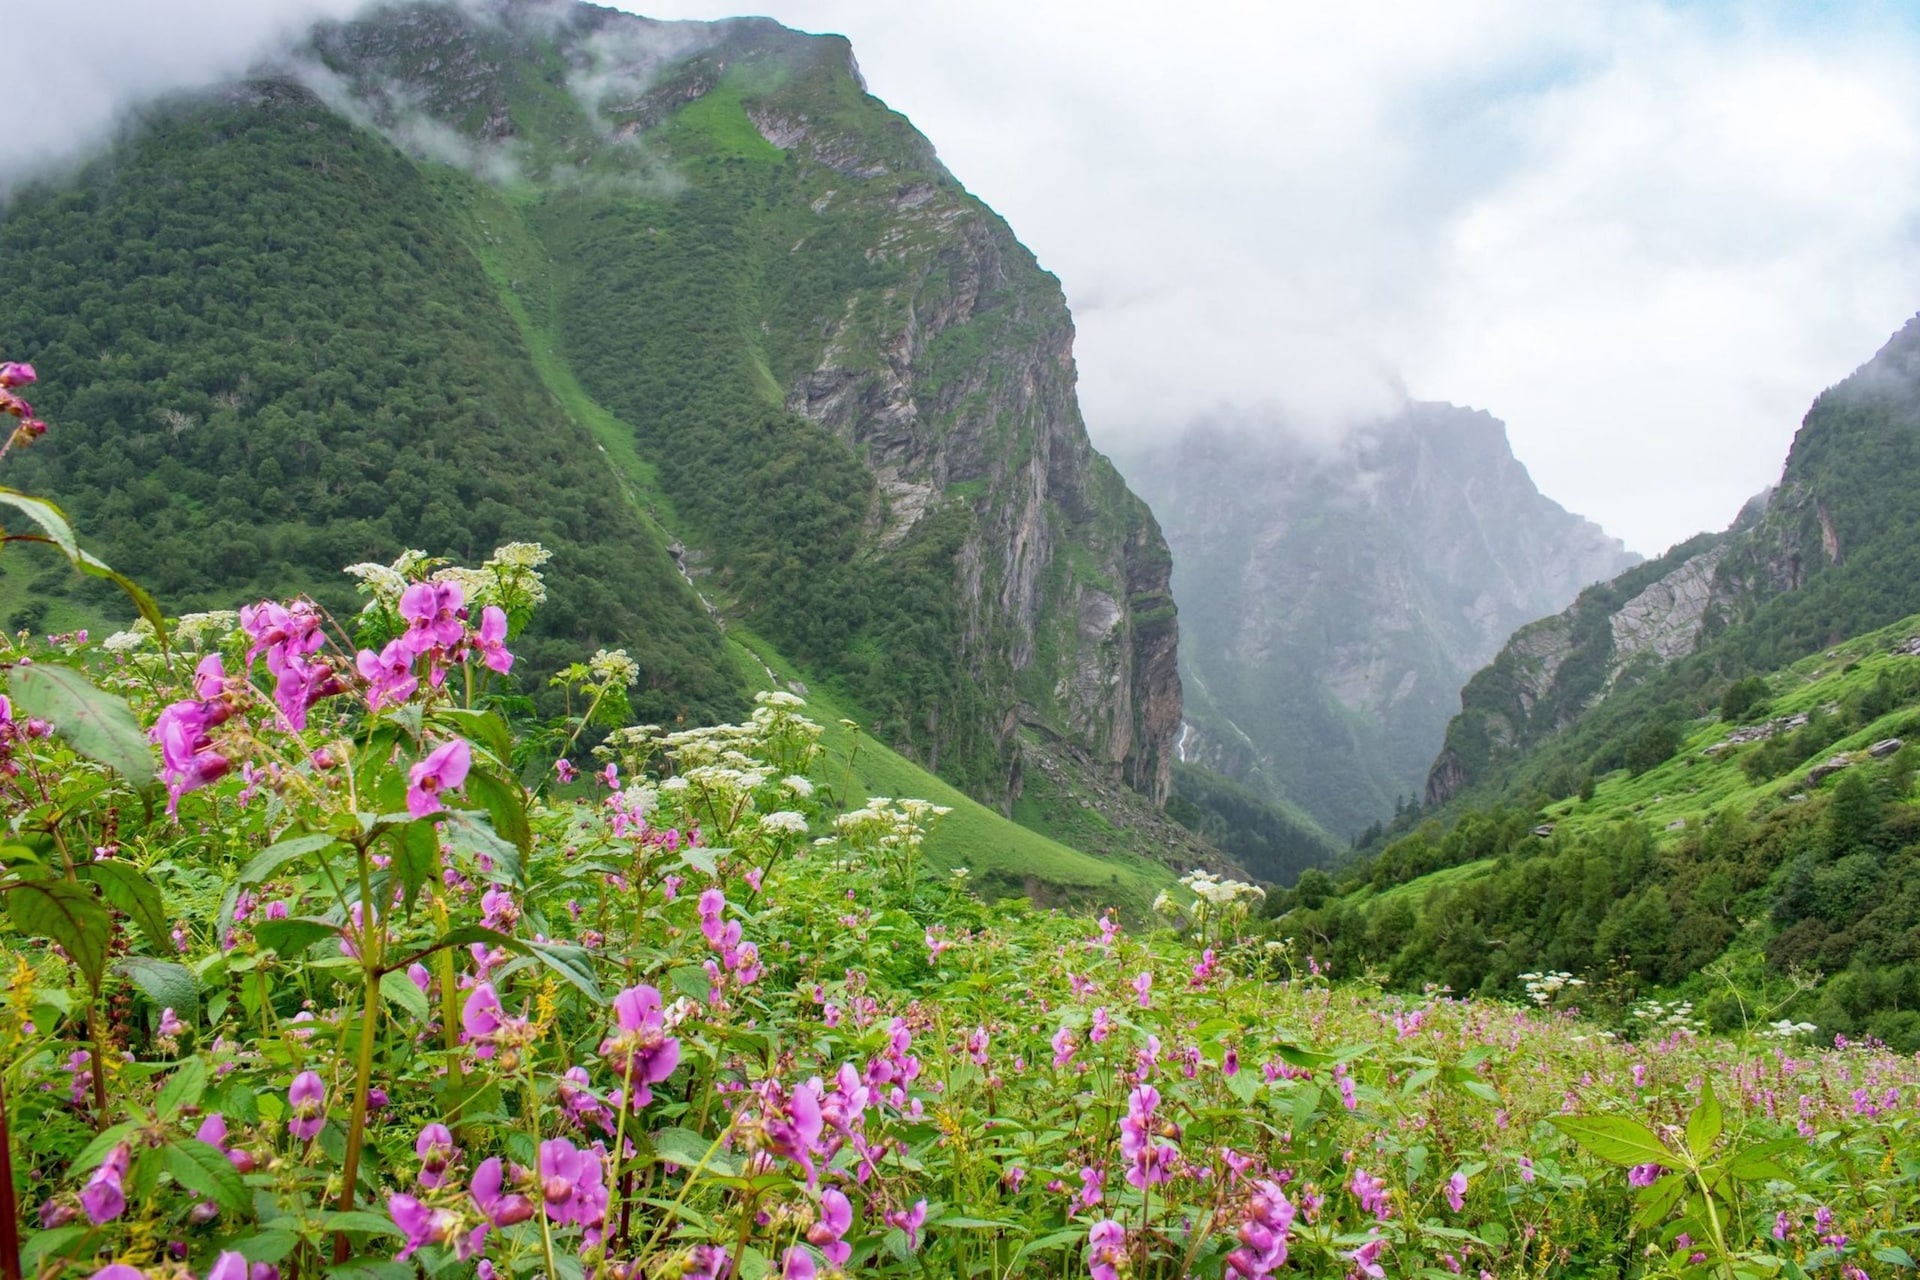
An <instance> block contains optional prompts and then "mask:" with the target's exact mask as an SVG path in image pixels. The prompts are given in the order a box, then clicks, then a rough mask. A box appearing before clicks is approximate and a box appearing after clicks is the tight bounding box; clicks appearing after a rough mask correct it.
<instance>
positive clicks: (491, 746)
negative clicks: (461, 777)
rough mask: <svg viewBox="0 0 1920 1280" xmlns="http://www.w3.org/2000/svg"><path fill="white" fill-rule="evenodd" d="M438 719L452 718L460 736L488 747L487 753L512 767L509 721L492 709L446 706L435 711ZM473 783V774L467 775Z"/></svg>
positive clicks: (511, 741)
mask: <svg viewBox="0 0 1920 1280" xmlns="http://www.w3.org/2000/svg"><path fill="white" fill-rule="evenodd" d="M434 716H435V718H436V719H441V720H450V721H452V722H453V723H454V724H456V725H458V726H459V729H460V736H462V737H464V738H470V739H472V740H473V741H474V742H477V743H478V744H479V745H480V746H482V747H484V748H486V750H487V753H488V754H489V755H491V756H492V757H493V758H494V759H495V760H498V761H499V762H500V763H501V764H502V765H506V766H509V767H511V765H512V763H513V736H512V734H511V733H509V732H508V730H507V722H506V721H505V720H502V719H501V718H500V717H499V715H498V714H497V713H495V712H492V711H475V710H473V709H471V708H468V707H446V708H442V709H441V710H439V711H436V712H435V713H434ZM467 777H468V779H469V785H471V779H472V777H473V775H472V774H468V775H467Z"/></svg>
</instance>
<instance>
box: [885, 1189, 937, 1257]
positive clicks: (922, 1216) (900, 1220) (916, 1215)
mask: <svg viewBox="0 0 1920 1280" xmlns="http://www.w3.org/2000/svg"><path fill="white" fill-rule="evenodd" d="M926 1221H927V1202H926V1201H925V1200H918V1201H915V1202H914V1206H913V1208H911V1209H900V1210H896V1211H895V1212H893V1213H890V1214H888V1215H887V1225H888V1226H890V1227H898V1228H900V1229H901V1230H902V1231H904V1232H906V1233H907V1248H908V1249H909V1250H917V1249H918V1248H919V1247H920V1228H921V1227H922V1226H923V1225H925V1223H926Z"/></svg>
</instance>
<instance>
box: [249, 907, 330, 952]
mask: <svg viewBox="0 0 1920 1280" xmlns="http://www.w3.org/2000/svg"><path fill="white" fill-rule="evenodd" d="M253 936H254V937H255V938H256V939H258V940H259V943H260V945H261V946H263V947H265V948H267V949H268V950H269V951H278V952H279V953H280V954H281V955H283V956H286V957H287V958H288V959H292V958H293V957H295V956H297V955H299V954H300V953H302V952H303V951H305V950H306V949H307V948H308V947H310V946H312V945H313V944H314V943H316V942H319V941H320V940H321V939H322V938H333V937H338V936H340V926H339V925H337V924H329V923H327V922H326V921H325V920H315V919H313V918H311V917H309V916H291V917H289V918H287V919H285V920H262V921H261V922H260V923H258V924H256V925H254V926H253Z"/></svg>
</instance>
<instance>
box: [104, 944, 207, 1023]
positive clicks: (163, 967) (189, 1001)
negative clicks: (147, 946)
mask: <svg viewBox="0 0 1920 1280" xmlns="http://www.w3.org/2000/svg"><path fill="white" fill-rule="evenodd" d="M113 967H114V971H115V972H117V973H120V974H122V975H124V976H125V977H126V978H127V980H128V981H130V982H132V983H133V985H134V986H136V987H138V988H140V990H141V991H143V992H145V993H146V997H147V999H149V1000H151V1001H153V1007H154V1008H156V1009H171V1010H173V1011H174V1013H176V1014H178V1015H179V1016H180V1017H181V1018H183V1019H185V1020H186V1021H188V1022H198V1021H199V1020H200V983H199V981H198V980H197V979H195V978H194V976H193V970H191V969H189V968H187V966H185V965H183V964H176V963H175V962H174V961H172V960H155V959H154V958H153V957H152V956H125V957H122V958H121V959H119V960H116V961H115V962H114V965H113Z"/></svg>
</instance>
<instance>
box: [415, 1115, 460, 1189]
mask: <svg viewBox="0 0 1920 1280" xmlns="http://www.w3.org/2000/svg"><path fill="white" fill-rule="evenodd" d="M456 1152H457V1148H455V1147H454V1145H453V1133H452V1131H451V1130H449V1129H448V1128H447V1126H445V1125H443V1124H430V1125H428V1126H426V1127H425V1128H423V1129H422V1130H420V1136H419V1137H417V1138H415V1139H414V1141H413V1154H414V1155H416V1156H418V1157H419V1158H420V1185H421V1186H423V1187H437V1186H439V1185H440V1184H441V1183H443V1182H445V1181H446V1180H447V1165H448V1164H450V1163H452V1161H453V1157H454V1155H455V1154H456Z"/></svg>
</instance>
